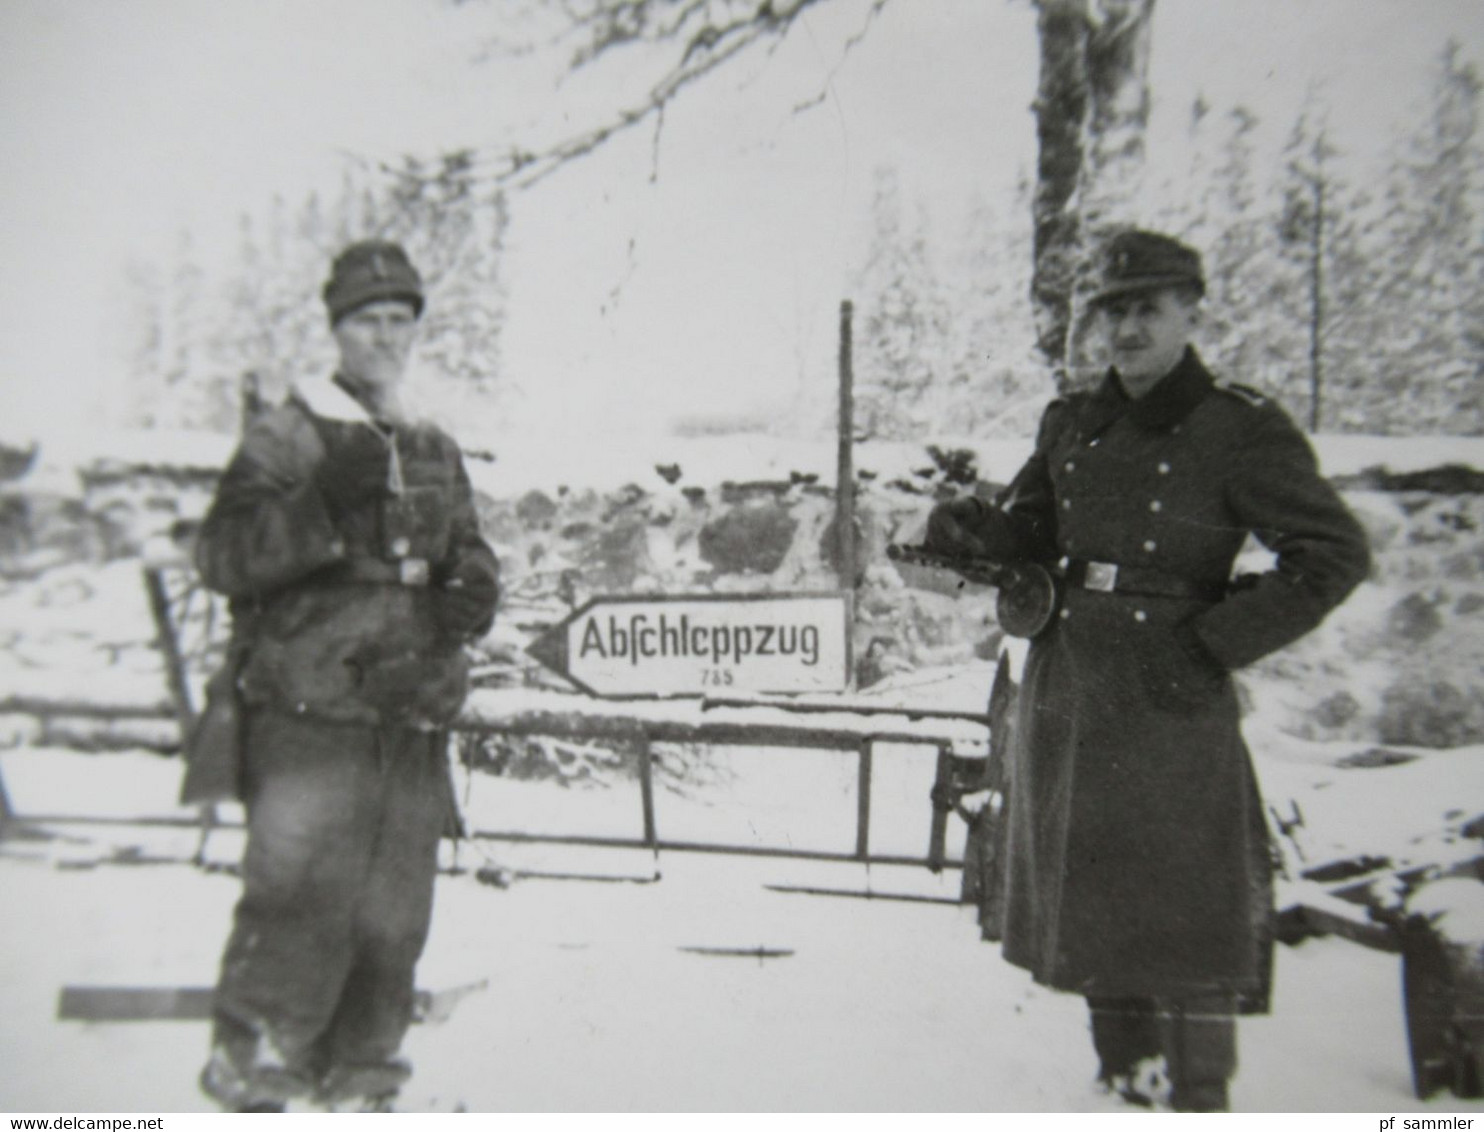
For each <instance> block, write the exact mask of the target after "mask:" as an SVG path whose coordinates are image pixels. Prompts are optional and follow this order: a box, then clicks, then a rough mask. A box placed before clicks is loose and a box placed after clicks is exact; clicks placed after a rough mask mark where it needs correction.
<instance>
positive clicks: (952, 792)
mask: <svg viewBox="0 0 1484 1132" xmlns="http://www.w3.org/2000/svg"><path fill="white" fill-rule="evenodd" d="M963 793H964V792H963V791H962V790H961V789H959V787H958V785H957V784H955V783H952V782H935V783H933V788H932V789H931V790H929V791H928V797H929V798H931V799H932V802H933V809H935V810H944V811H947V810H951V809H953V807H954V806H956V805H958V800H959V799H960V798H961V797H963Z"/></svg>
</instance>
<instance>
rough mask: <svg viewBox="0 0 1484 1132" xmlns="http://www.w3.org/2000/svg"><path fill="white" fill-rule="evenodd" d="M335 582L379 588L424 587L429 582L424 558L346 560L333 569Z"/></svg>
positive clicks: (426, 561) (426, 563)
mask: <svg viewBox="0 0 1484 1132" xmlns="http://www.w3.org/2000/svg"><path fill="white" fill-rule="evenodd" d="M333 576H334V578H335V580H336V581H337V582H366V583H369V584H371V585H381V586H426V585H427V584H428V583H429V581H430V578H429V572H428V560H427V559H426V558H399V559H398V560H397V561H395V562H383V561H382V560H381V559H379V558H348V559H346V560H345V561H344V562H341V563H340V564H339V565H337V566H336V567H335V572H334V575H333Z"/></svg>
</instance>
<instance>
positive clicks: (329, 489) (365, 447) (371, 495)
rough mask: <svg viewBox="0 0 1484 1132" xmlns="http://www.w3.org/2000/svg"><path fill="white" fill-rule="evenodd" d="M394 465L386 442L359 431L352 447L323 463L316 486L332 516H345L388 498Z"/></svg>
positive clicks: (315, 480) (333, 455)
mask: <svg viewBox="0 0 1484 1132" xmlns="http://www.w3.org/2000/svg"><path fill="white" fill-rule="evenodd" d="M390 463H391V453H390V450H389V449H388V448H387V444H386V441H384V440H383V439H382V438H381V437H379V436H377V435H375V434H374V433H373V432H371V431H370V430H369V429H364V430H361V429H358V430H357V434H356V436H355V437H354V439H353V440H351V442H350V443H348V444H345V445H343V446H341V447H338V448H337V449H336V450H335V452H334V453H333V454H331V455H328V456H326V458H325V459H323V460H321V461H320V463H319V467H318V468H316V469H315V472H314V482H315V483H316V485H318V487H319V489H320V494H322V495H323V496H324V497H325V503H326V504H327V505H328V506H329V508H330V514H331V515H332V516H337V517H338V516H341V515H345V514H348V513H349V512H351V511H354V510H355V509H356V508H357V507H360V506H362V505H363V504H365V503H367V502H369V501H371V500H379V499H384V498H386V496H387V494H388V491H387V475H388V470H389V467H390Z"/></svg>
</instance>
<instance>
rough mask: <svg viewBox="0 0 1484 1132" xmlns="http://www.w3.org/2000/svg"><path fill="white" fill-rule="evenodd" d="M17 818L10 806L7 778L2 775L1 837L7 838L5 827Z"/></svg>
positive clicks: (0, 788)
mask: <svg viewBox="0 0 1484 1132" xmlns="http://www.w3.org/2000/svg"><path fill="white" fill-rule="evenodd" d="M14 817H15V810H14V809H13V808H12V807H11V805H10V795H9V794H7V793H6V792H5V777H4V776H3V775H0V837H4V836H5V827H6V826H8V825H9V824H10V823H11V820H12V819H13V818H14Z"/></svg>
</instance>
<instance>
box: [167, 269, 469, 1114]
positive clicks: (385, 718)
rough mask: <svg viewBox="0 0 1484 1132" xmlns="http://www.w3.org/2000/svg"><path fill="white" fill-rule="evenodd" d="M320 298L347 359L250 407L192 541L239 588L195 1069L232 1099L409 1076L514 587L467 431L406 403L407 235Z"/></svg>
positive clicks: (354, 1091)
mask: <svg viewBox="0 0 1484 1132" xmlns="http://www.w3.org/2000/svg"><path fill="white" fill-rule="evenodd" d="M324 296H325V301H326V304H327V306H328V308H329V315H330V322H331V327H332V332H333V334H334V337H335V340H336V343H337V345H338V347H339V352H340V366H339V369H338V371H337V372H336V373H335V374H334V376H333V377H332V378H325V379H321V380H317V381H311V382H305V383H303V384H301V385H300V386H299V387H298V388H296V389H295V390H294V391H293V392H292V393H291V395H290V396H289V398H288V399H287V401H286V402H285V404H283V405H282V406H281V407H278V408H275V409H272V410H270V411H268V412H266V413H264V414H263V415H261V416H259V417H258V418H256V419H255V420H254V421H253V422H252V423H251V424H250V425H249V427H248V429H247V432H246V434H245V436H244V438H243V440H242V444H241V446H240V448H239V449H238V451H237V453H236V454H235V456H234V457H233V458H232V461H231V463H230V464H229V465H228V467H227V469H226V472H225V473H224V475H223V476H222V480H221V484H220V486H219V488H218V491H217V495H216V499H215V501H214V503H213V505H212V507H211V510H210V512H209V513H208V515H207V518H206V520H205V522H204V524H203V526H202V530H201V534H200V539H199V543H198V547H197V565H198V567H199V569H200V572H201V575H202V577H203V579H204V580H205V582H206V584H207V585H208V586H210V587H211V588H212V589H214V590H216V591H218V592H219V593H222V594H225V595H227V596H228V597H229V598H230V599H231V607H232V614H233V632H234V640H233V650H232V651H233V668H232V672H231V676H232V686H233V690H234V692H235V696H236V698H237V703H238V705H239V707H240V713H239V714H240V719H241V726H240V736H239V738H240V759H239V769H238V771H237V775H236V777H237V782H236V786H237V787H238V790H239V792H240V796H241V797H242V799H243V801H244V803H245V805H246V809H247V817H248V842H247V849H246V854H245V857H244V859H243V894H242V898H241V901H240V902H239V904H238V905H237V910H236V915H235V922H234V926H233V929H232V933H231V936H230V938H229V939H228V941H227V946H226V951H225V954H224V955H223V958H222V967H221V978H220V982H219V984H218V986H217V989H216V997H215V1024H214V1029H213V1038H212V1049H211V1056H210V1060H209V1061H208V1063H207V1066H206V1068H205V1070H204V1071H203V1073H202V1076H201V1084H202V1087H203V1089H204V1090H205V1091H206V1092H207V1093H208V1094H209V1095H211V1096H212V1097H213V1098H215V1099H216V1100H217V1101H218V1102H220V1103H221V1104H222V1105H223V1106H224V1107H226V1108H228V1109H239V1110H254V1109H268V1110H271V1109H275V1108H281V1107H282V1106H283V1105H284V1104H285V1103H286V1102H287V1101H288V1100H290V1099H292V1098H294V1097H300V1096H310V1095H313V1096H315V1097H317V1098H318V1100H320V1101H321V1102H324V1103H328V1104H336V1103H344V1102H350V1103H359V1102H358V1098H378V1097H380V1098H384V1097H386V1096H387V1095H389V1094H393V1093H395V1091H396V1089H397V1087H398V1086H399V1085H400V1083H401V1082H402V1080H403V1079H405V1078H406V1076H407V1075H408V1073H409V1067H408V1066H407V1065H406V1064H405V1063H404V1062H402V1061H401V1060H400V1059H399V1058H398V1057H397V1052H398V1048H399V1046H400V1043H401V1040H402V1036H403V1034H404V1032H405V1031H406V1028H407V1026H408V1023H409V1022H410V1020H411V1011H412V1005H413V969H414V966H415V964H416V962H417V958H418V956H419V954H420V953H421V951H422V947H423V943H424V940H425V939H426V936H427V932H428V924H429V918H430V915H431V911H432V898H433V879H434V875H435V872H436V865H437V845H438V839H439V837H440V836H441V835H442V834H443V832H444V831H445V830H447V829H449V828H450V823H451V821H454V820H456V818H455V815H454V814H453V812H452V809H451V807H452V801H453V796H452V793H451V790H450V783H449V781H448V768H447V763H446V760H445V748H446V744H447V739H448V735H447V731H446V725H447V724H448V722H449V720H450V719H451V718H452V717H453V715H454V714H455V713H456V712H457V710H458V708H459V706H460V704H461V703H462V701H463V698H464V694H465V689H466V680H467V662H466V660H465V656H464V645H465V644H466V643H468V642H469V641H470V640H472V639H474V638H476V637H478V636H480V635H482V634H483V633H485V632H486V631H487V630H488V629H489V627H490V622H491V618H492V616H493V613H494V608H495V601H496V597H497V593H498V565H497V562H496V559H495V556H494V554H493V552H492V551H491V550H490V548H489V546H487V545H486V544H485V542H484V541H483V539H482V538H481V537H480V533H479V526H478V522H477V520H476V517H475V511H474V503H473V498H472V494H471V490H470V485H469V480H468V477H467V475H466V474H465V471H464V467H463V462H462V459H461V456H460V454H459V449H458V447H457V445H455V443H454V441H453V440H452V439H451V438H449V437H448V436H447V435H446V434H445V433H443V432H441V431H440V430H439V429H437V428H435V427H433V426H432V425H429V424H425V423H420V422H417V421H413V420H409V419H408V418H407V416H406V415H405V414H404V412H403V410H402V408H401V406H400V404H399V400H398V387H399V384H400V382H401V379H402V376H403V373H404V371H405V368H406V365H407V361H408V357H409V354H410V350H411V347H412V343H413V338H414V335H415V332H416V327H417V318H418V317H419V315H420V314H421V312H422V307H423V295H422V286H421V280H420V278H419V276H418V274H417V271H416V270H415V269H414V268H413V266H412V264H411V263H410V262H409V261H408V259H407V256H406V254H405V252H404V251H403V250H402V249H401V248H400V247H399V246H397V245H396V244H391V243H385V242H379V241H371V242H366V243H361V244H355V245H352V246H351V247H350V248H348V249H346V250H345V251H344V252H343V253H342V254H341V255H340V257H339V258H337V260H336V261H335V264H334V266H333V269H332V274H331V278H330V280H329V282H328V284H327V285H326V287H325V291H324ZM196 769H197V768H196V767H194V766H193V767H192V770H193V771H195V770H196Z"/></svg>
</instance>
